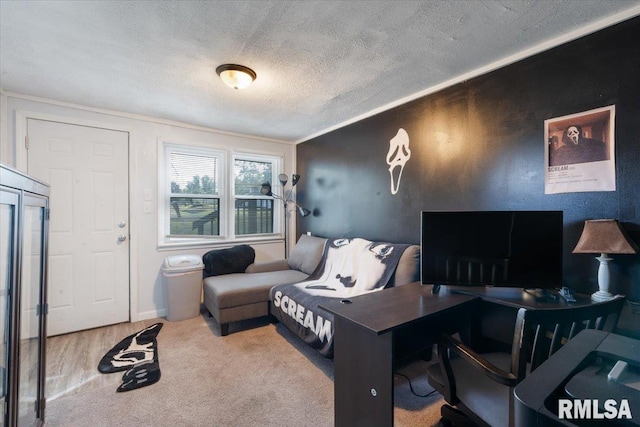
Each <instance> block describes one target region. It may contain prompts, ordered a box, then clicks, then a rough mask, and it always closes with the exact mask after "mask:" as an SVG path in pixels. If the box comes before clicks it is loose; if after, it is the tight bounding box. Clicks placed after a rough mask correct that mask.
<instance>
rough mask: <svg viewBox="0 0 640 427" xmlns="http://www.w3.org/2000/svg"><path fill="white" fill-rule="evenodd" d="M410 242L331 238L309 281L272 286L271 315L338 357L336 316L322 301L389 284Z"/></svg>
mask: <svg viewBox="0 0 640 427" xmlns="http://www.w3.org/2000/svg"><path fill="white" fill-rule="evenodd" d="M408 246H409V245H406V244H393V243H384V242H371V241H368V240H365V239H359V238H356V239H329V241H328V242H327V244H326V245H325V249H324V253H323V254H322V259H321V261H320V264H319V265H318V267H317V268H316V270H315V271H314V272H313V273H312V274H311V275H310V276H309V277H308V278H307V279H306V280H305V281H303V282H300V283H296V284H292V285H278V286H274V287H273V288H272V289H271V294H270V296H271V314H273V315H274V316H275V317H276V318H277V319H278V320H280V322H282V323H283V324H284V325H286V326H287V327H288V328H289V329H291V330H292V331H293V332H295V333H296V334H297V335H298V336H299V337H300V338H301V339H302V340H304V341H305V342H306V343H307V344H308V345H310V346H311V347H313V348H315V349H316V350H318V351H319V352H320V354H322V355H323V356H324V357H328V358H331V357H333V315H332V314H331V313H328V312H326V311H324V310H322V309H321V308H319V307H318V306H319V305H320V304H322V303H323V302H324V301H327V300H329V299H335V298H340V299H342V298H350V297H354V296H357V295H362V294H365V293H368V292H375V291H378V290H381V289H384V288H385V287H386V286H387V284H388V283H389V279H391V277H392V275H393V273H394V271H395V269H396V266H397V265H398V261H399V260H400V256H401V255H402V253H403V252H404V250H405V249H406V248H407V247H408Z"/></svg>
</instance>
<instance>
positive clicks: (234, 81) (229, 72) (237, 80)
mask: <svg viewBox="0 0 640 427" xmlns="http://www.w3.org/2000/svg"><path fill="white" fill-rule="evenodd" d="M216 73H218V75H219V76H220V78H221V79H222V81H223V82H224V84H226V85H227V86H229V87H231V88H234V89H244V88H246V87H247V86H249V85H250V84H251V83H252V82H253V81H254V80H255V79H256V77H257V76H256V73H255V71H253V70H252V69H251V68H247V67H245V66H242V65H236V64H224V65H220V66H219V67H218V68H216Z"/></svg>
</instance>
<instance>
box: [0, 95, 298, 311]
mask: <svg viewBox="0 0 640 427" xmlns="http://www.w3.org/2000/svg"><path fill="white" fill-rule="evenodd" d="M30 115H36V116H46V117H49V116H51V117H52V118H59V119H61V120H65V119H66V120H68V121H69V122H72V123H73V122H77V123H79V124H86V123H93V124H101V125H102V126H104V127H106V128H116V129H120V130H127V131H129V133H130V139H129V145H130V147H129V162H130V168H129V170H130V176H129V181H130V184H129V185H130V196H129V202H130V218H129V220H130V225H131V227H130V232H131V236H130V251H131V273H130V274H131V289H132V295H131V300H132V307H131V320H132V321H136V320H143V319H150V318H154V317H162V316H164V314H165V304H164V294H163V292H164V291H163V283H162V275H161V272H160V267H161V266H162V262H163V260H164V258H165V257H166V256H168V255H173V254H178V253H181V254H182V253H190V254H197V255H202V254H204V253H205V252H206V251H208V250H210V249H212V248H213V246H207V247H199V248H188V249H187V248H183V249H168V250H165V249H163V250H159V249H158V247H157V245H158V242H157V229H156V227H157V212H156V200H155V198H156V197H157V194H158V191H157V190H158V189H157V184H158V182H159V180H158V176H157V174H158V172H157V164H156V163H157V146H158V139H159V138H162V139H168V140H171V141H175V142H178V141H184V142H198V143H205V144H207V145H211V146H212V147H217V148H224V149H229V150H230V149H240V150H251V151H253V152H258V153H264V154H270V155H277V156H281V157H282V158H283V159H284V172H285V173H287V174H289V175H290V174H292V173H294V172H295V144H294V143H293V142H288V141H275V140H269V139H261V138H258V137H252V136H243V135H235V134H229V133H224V132H220V131H216V130H214V129H206V128H202V127H197V126H190V125H187V124H181V123H176V122H169V121H164V120H161V119H154V118H150V117H142V116H136V115H130V114H126V113H121V112H114V111H105V110H96V109H92V108H88V107H82V106H77V105H69V104H64V103H60V102H55V101H50V100H43V99H39V98H33V97H26V96H21V95H16V94H1V95H0V162H2V163H5V164H8V165H10V166H13V167H16V168H18V169H21V167H20V166H21V165H20V164H17V163H22V162H21V159H22V158H24V156H25V154H24V152H22V153H21V152H20V151H19V150H23V145H22V142H20V144H18V145H16V135H21V134H22V133H23V131H22V130H21V129H16V117H17V116H18V117H20V116H30ZM18 122H20V120H18ZM16 159H17V160H16ZM25 172H26V171H25ZM145 190H151V194H153V198H154V200H153V203H152V205H153V212H151V213H145V212H144V211H143V205H144V203H143V202H144V196H143V195H144V192H145ZM123 191H127V190H126V189H123ZM290 227H291V230H292V232H291V233H290V236H291V240H292V241H291V242H290V244H293V243H294V241H293V239H294V238H295V235H296V234H295V223H294V222H292V223H291V224H290ZM243 243H249V244H251V245H252V246H253V247H254V248H255V250H256V259H257V260H270V259H277V258H282V257H283V256H284V244H283V239H282V238H274V239H271V240H267V241H250V242H243ZM232 245H233V244H232V243H229V242H227V243H226V245H222V246H219V247H229V246H232Z"/></svg>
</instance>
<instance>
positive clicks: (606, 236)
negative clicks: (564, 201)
mask: <svg viewBox="0 0 640 427" xmlns="http://www.w3.org/2000/svg"><path fill="white" fill-rule="evenodd" d="M637 252H638V247H637V246H636V244H635V243H634V242H633V241H632V240H631V239H630V238H629V236H627V234H626V233H625V231H624V230H623V229H622V228H621V227H620V224H619V223H618V221H616V220H615V219H592V220H587V221H585V222H584V229H583V230H582V235H581V236H580V239H579V240H578V244H577V245H576V247H575V249H574V250H573V253H574V254H597V253H604V254H635V253H637Z"/></svg>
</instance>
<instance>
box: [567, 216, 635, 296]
mask: <svg viewBox="0 0 640 427" xmlns="http://www.w3.org/2000/svg"><path fill="white" fill-rule="evenodd" d="M573 253H574V254H597V253H599V254H600V256H599V257H596V259H597V260H598V261H600V267H599V268H598V287H599V290H598V291H597V292H594V293H593V294H592V295H591V299H592V300H593V301H607V300H610V299H612V298H613V295H612V294H611V293H610V292H609V261H611V259H612V258H609V256H608V255H609V254H635V253H638V247H637V246H636V244H635V243H634V242H633V241H632V240H631V239H630V238H629V236H627V234H626V233H625V231H624V230H623V229H622V228H621V227H620V224H619V223H618V221H616V220H615V219H592V220H587V221H585V222H584V229H583V230H582V235H581V236H580V239H579V240H578V244H577V245H576V247H575V249H574V250H573Z"/></svg>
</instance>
